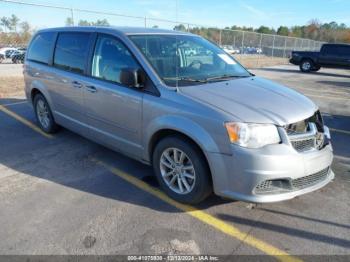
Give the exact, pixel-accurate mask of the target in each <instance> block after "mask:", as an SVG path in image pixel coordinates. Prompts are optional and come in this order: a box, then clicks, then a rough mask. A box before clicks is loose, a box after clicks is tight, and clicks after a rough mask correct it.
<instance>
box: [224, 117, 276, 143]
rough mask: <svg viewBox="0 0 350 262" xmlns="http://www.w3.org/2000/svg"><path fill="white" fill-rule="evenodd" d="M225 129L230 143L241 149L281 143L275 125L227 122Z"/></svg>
mask: <svg viewBox="0 0 350 262" xmlns="http://www.w3.org/2000/svg"><path fill="white" fill-rule="evenodd" d="M225 127H226V130H227V133H228V136H229V138H230V141H231V143H234V144H237V145H240V146H242V147H248V148H259V147H263V146H265V145H270V144H278V143H279V142H281V138H280V135H279V133H278V130H277V127H276V126H275V125H270V124H249V123H237V122H228V123H225Z"/></svg>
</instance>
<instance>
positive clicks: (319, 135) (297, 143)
mask: <svg viewBox="0 0 350 262" xmlns="http://www.w3.org/2000/svg"><path fill="white" fill-rule="evenodd" d="M285 130H286V132H287V135H288V137H289V141H290V143H291V145H292V146H293V148H294V149H295V150H296V151H297V152H300V153H301V152H305V151H309V150H313V149H319V150H320V149H322V148H323V146H325V145H326V144H324V134H323V133H324V128H323V121H322V116H321V114H320V112H319V111H317V112H316V113H315V114H314V115H313V116H312V117H309V118H307V119H305V120H302V121H299V122H296V123H293V124H289V125H286V126H285Z"/></svg>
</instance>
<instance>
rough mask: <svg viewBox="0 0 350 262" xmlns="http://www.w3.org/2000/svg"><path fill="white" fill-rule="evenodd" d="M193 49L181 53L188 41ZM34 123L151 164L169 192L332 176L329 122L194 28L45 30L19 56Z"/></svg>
mask: <svg viewBox="0 0 350 262" xmlns="http://www.w3.org/2000/svg"><path fill="white" fill-rule="evenodd" d="M189 49H190V50H199V51H198V52H196V54H195V55H188V52H186V50H189ZM24 75H25V84H26V95H27V98H28V101H30V102H31V103H32V104H33V108H34V111H35V115H36V117H37V120H38V124H39V125H40V128H41V129H42V130H43V131H45V132H47V133H53V132H56V131H57V130H58V127H59V126H63V127H65V128H68V129H70V130H72V131H74V132H76V133H78V134H80V135H82V136H85V137H87V138H89V139H91V140H93V141H96V142H97V143H100V144H102V145H105V146H106V147H109V148H111V149H113V150H116V151H119V152H121V153H123V154H126V155H128V156H130V157H132V158H134V159H137V160H139V161H142V162H144V163H146V164H149V165H152V166H153V168H154V173H155V175H156V177H157V179H158V181H159V184H160V185H161V187H162V189H163V190H164V191H165V192H166V193H167V194H168V195H169V196H170V197H172V198H174V199H175V200H177V201H180V202H185V203H198V202H200V201H202V200H204V199H205V198H206V197H207V196H208V195H210V194H211V193H212V192H214V193H215V194H217V195H220V196H222V197H226V198H231V199H238V200H244V201H249V202H274V201H281V200H286V199H291V198H293V197H296V196H298V195H302V194H305V193H308V192H311V191H314V190H316V189H319V188H321V187H323V186H325V185H326V184H327V183H328V182H330V181H331V180H332V179H333V178H334V173H333V172H332V170H331V163H332V159H333V153H332V146H331V143H330V135H329V130H328V128H327V127H326V126H325V125H324V124H323V120H322V117H321V114H320V112H319V110H318V108H317V106H316V105H315V104H314V103H313V102H312V101H310V100H309V99H308V98H306V97H305V96H303V95H301V94H299V93H297V92H295V91H293V90H291V89H288V88H287V87H284V86H281V85H278V84H276V83H273V82H270V81H268V80H265V79H262V78H259V77H256V76H254V75H253V74H251V73H249V72H248V71H247V70H246V69H244V68H243V67H242V66H241V65H240V64H239V63H238V62H237V61H236V60H235V59H234V58H232V57H231V56H229V55H228V54H227V53H225V52H224V51H223V50H222V49H220V48H219V47H217V46H216V45H215V44H212V43H211V42H209V41H207V40H205V39H203V38H202V37H200V36H197V35H193V34H189V33H182V32H175V31H168V30H160V29H145V28H127V27H121V28H113V27H111V28H102V27H69V28H55V29H46V30H41V31H38V32H37V33H36V35H35V36H34V37H33V39H32V41H31V43H30V46H29V49H28V52H27V55H26V60H25V66H24Z"/></svg>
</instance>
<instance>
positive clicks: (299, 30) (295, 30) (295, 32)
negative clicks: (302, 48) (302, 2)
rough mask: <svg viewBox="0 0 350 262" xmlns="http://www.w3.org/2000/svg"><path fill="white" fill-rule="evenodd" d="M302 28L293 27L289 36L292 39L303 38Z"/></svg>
mask: <svg viewBox="0 0 350 262" xmlns="http://www.w3.org/2000/svg"><path fill="white" fill-rule="evenodd" d="M303 32H304V30H303V27H302V26H293V27H292V28H291V35H292V36H294V37H303Z"/></svg>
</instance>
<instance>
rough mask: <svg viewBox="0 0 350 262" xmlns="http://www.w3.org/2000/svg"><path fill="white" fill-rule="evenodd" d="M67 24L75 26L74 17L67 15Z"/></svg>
mask: <svg viewBox="0 0 350 262" xmlns="http://www.w3.org/2000/svg"><path fill="white" fill-rule="evenodd" d="M65 25H66V26H74V21H73V18H72V17H70V16H69V17H67V18H66V21H65Z"/></svg>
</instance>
